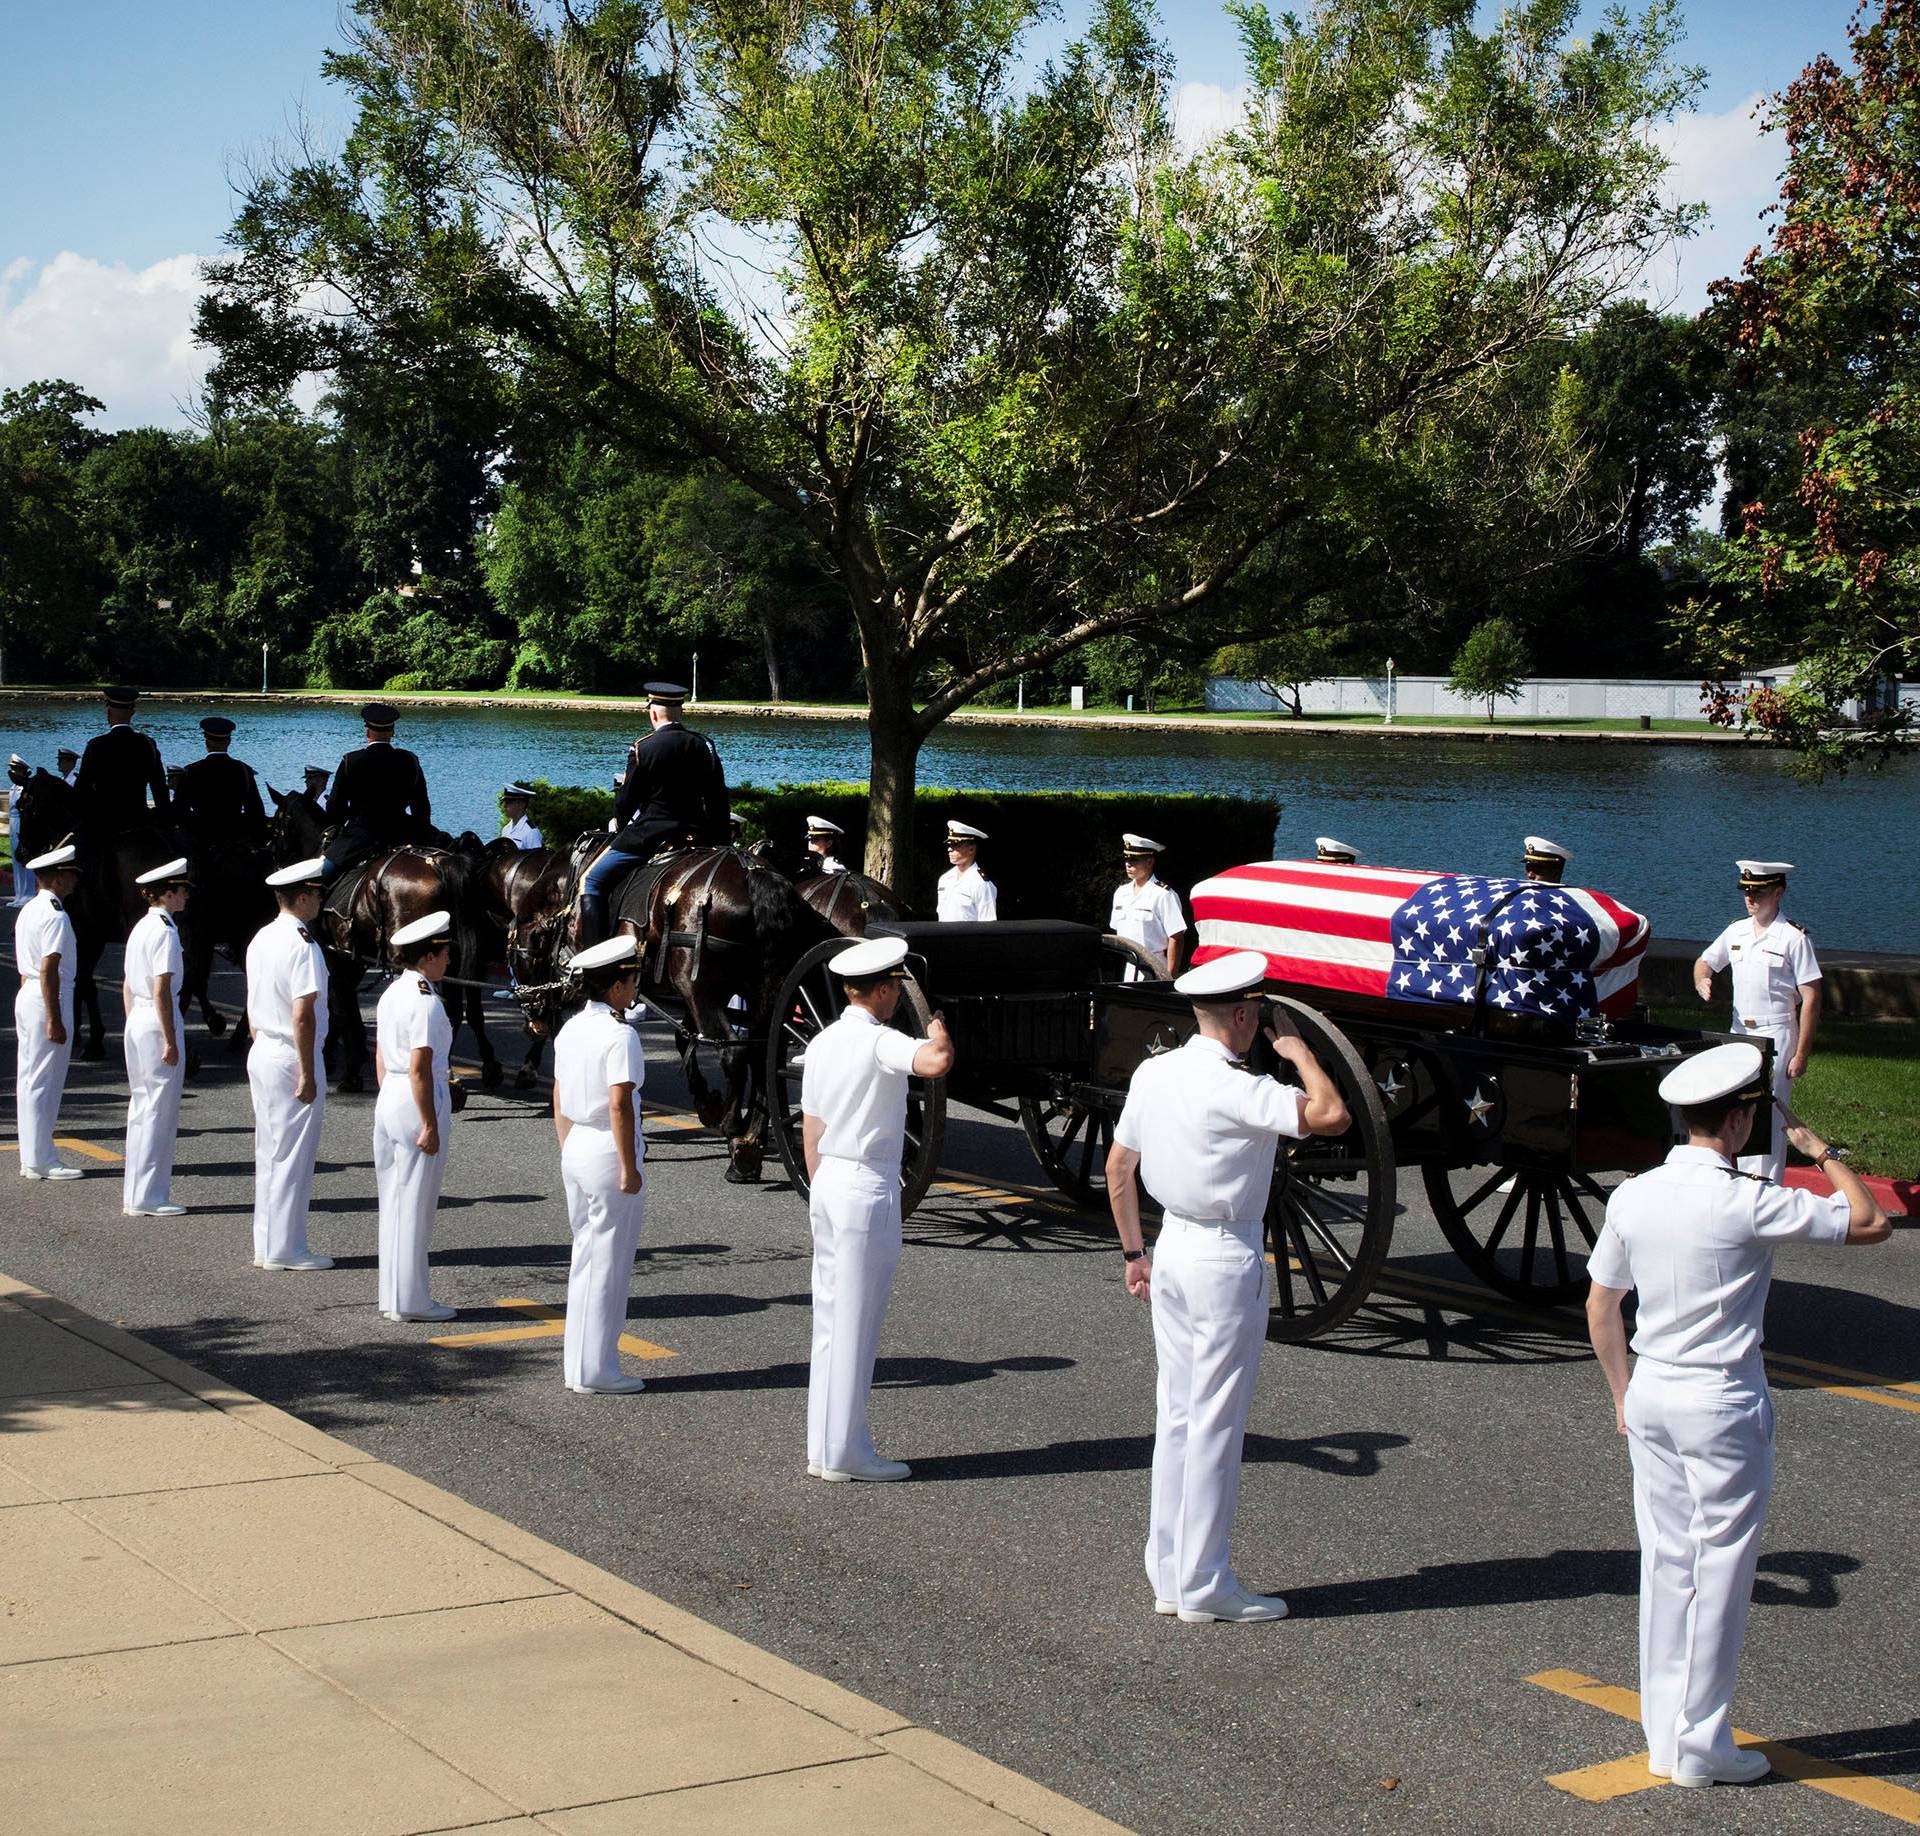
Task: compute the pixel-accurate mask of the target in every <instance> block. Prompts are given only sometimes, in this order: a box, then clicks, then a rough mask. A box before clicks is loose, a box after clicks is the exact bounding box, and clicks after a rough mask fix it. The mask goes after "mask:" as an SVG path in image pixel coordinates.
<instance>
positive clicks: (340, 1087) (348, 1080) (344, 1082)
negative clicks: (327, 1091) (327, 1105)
mask: <svg viewBox="0 0 1920 1836" xmlns="http://www.w3.org/2000/svg"><path fill="white" fill-rule="evenodd" d="M365 1088H366V1085H365V1083H364V1082H363V1081H362V1079H361V1076H360V1073H359V1072H358V1071H354V1072H350V1073H349V1074H348V1075H347V1076H345V1077H343V1078H340V1079H339V1080H338V1081H337V1082H336V1083H335V1084H334V1086H333V1093H334V1095H335V1096H358V1095H359V1094H360V1092H361V1091H362V1090H364V1089H365Z"/></svg>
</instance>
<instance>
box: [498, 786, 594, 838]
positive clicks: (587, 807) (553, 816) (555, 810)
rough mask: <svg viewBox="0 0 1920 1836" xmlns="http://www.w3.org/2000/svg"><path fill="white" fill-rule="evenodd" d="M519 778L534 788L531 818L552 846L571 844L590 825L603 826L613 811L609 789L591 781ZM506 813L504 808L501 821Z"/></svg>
mask: <svg viewBox="0 0 1920 1836" xmlns="http://www.w3.org/2000/svg"><path fill="white" fill-rule="evenodd" d="M520 782H521V783H522V784H524V785H525V786H526V787H527V789H528V790H530V791H532V792H533V808H532V809H531V810H529V811H528V812H527V816H528V820H529V821H530V822H531V823H532V824H533V826H534V827H535V828H536V829H538V830H539V831H540V839H541V840H542V841H544V842H545V843H546V844H547V846H548V847H549V848H565V847H569V846H571V845H572V842H573V839H574V837H575V836H577V835H583V834H585V833H586V831H587V830H589V829H604V828H605V827H606V826H607V821H608V818H610V817H611V816H612V815H613V792H612V791H610V790H596V789H595V788H594V787H593V786H592V785H590V784H549V783H548V782H547V781H546V779H545V778H522V779H521V780H520ZM506 815H507V813H506V810H505V809H504V808H502V810H501V812H500V820H501V821H502V822H505V821H506Z"/></svg>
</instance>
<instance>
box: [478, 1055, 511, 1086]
mask: <svg viewBox="0 0 1920 1836" xmlns="http://www.w3.org/2000/svg"><path fill="white" fill-rule="evenodd" d="M505 1075H506V1073H505V1072H504V1071H502V1070H501V1069H500V1064H499V1061H498V1060H497V1059H495V1060H493V1061H492V1062H490V1063H488V1064H484V1065H482V1066H481V1067H480V1088H481V1089H482V1090H497V1089H499V1087H500V1080H501V1079H502V1078H503V1077H504V1076H505Z"/></svg>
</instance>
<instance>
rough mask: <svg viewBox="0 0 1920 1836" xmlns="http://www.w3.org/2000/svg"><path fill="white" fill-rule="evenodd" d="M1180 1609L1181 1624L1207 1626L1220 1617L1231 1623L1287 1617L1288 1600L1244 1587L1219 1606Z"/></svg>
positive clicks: (1239, 1624) (1238, 1623)
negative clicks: (1209, 1621) (1210, 1621)
mask: <svg viewBox="0 0 1920 1836" xmlns="http://www.w3.org/2000/svg"><path fill="white" fill-rule="evenodd" d="M1177 1610H1178V1612H1179V1615H1180V1623H1181V1624H1182V1625H1188V1626H1204V1625H1205V1624H1206V1623H1207V1621H1208V1620H1210V1619H1220V1620H1225V1621H1226V1623H1227V1624H1229V1625H1234V1626H1249V1625H1253V1624H1255V1623H1256V1622H1257V1621H1260V1620H1263V1619H1285V1618H1286V1616H1287V1603H1286V1602H1285V1601H1284V1600H1282V1599H1281V1598H1280V1596H1279V1595H1278V1594H1256V1593H1254V1592H1253V1591H1252V1590H1251V1589H1249V1588H1244V1587H1243V1588H1240V1589H1239V1590H1238V1591H1237V1592H1235V1593H1234V1594H1233V1595H1231V1596H1230V1597H1229V1598H1228V1599H1226V1600H1223V1601H1221V1602H1220V1604H1219V1605H1218V1606H1210V1607H1184V1606H1183V1607H1180V1608H1179V1609H1177Z"/></svg>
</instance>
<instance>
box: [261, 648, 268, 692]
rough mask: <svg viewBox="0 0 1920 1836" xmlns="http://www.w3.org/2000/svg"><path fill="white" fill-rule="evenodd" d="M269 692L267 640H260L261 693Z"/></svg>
mask: <svg viewBox="0 0 1920 1836" xmlns="http://www.w3.org/2000/svg"><path fill="white" fill-rule="evenodd" d="M266 692H267V640H266V639H265V638H262V639H261V640H260V693H261V694H263V695H264V694H265V693H266Z"/></svg>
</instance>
